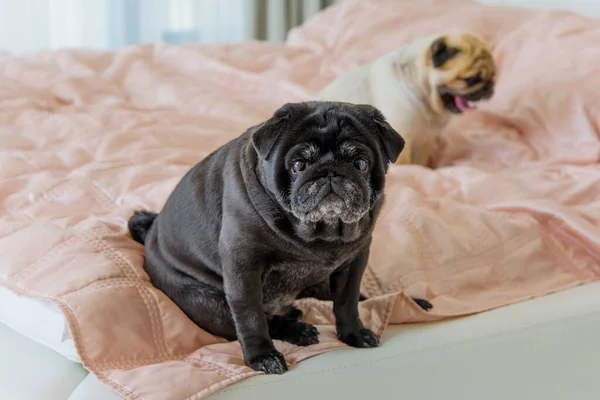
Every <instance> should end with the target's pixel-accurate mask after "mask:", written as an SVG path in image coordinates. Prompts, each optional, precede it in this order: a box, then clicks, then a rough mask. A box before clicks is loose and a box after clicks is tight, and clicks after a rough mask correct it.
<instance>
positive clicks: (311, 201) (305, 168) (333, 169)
mask: <svg viewBox="0 0 600 400" xmlns="http://www.w3.org/2000/svg"><path fill="white" fill-rule="evenodd" d="M253 144H254V147H255V149H256V150H257V153H258V155H259V157H260V158H261V159H262V167H263V168H262V169H263V171H264V181H265V186H266V187H267V189H268V190H269V191H270V193H271V194H272V196H273V197H274V198H275V199H276V201H277V202H278V203H279V205H280V206H281V207H282V208H283V209H284V210H285V211H287V213H288V214H290V215H291V216H293V219H294V220H295V221H294V222H296V231H297V233H299V234H300V236H301V237H303V238H304V239H306V240H314V239H323V240H326V241H336V240H343V241H351V240H355V239H357V238H358V237H359V236H360V234H361V231H362V230H361V229H360V226H361V225H360V222H361V220H363V219H364V217H365V216H368V215H369V214H370V213H369V212H370V211H371V210H372V209H373V208H374V207H375V206H376V205H378V204H380V203H381V201H382V199H383V188H384V183H385V173H386V171H387V168H388V164H389V163H390V162H394V161H395V160H396V159H397V157H398V155H399V154H400V151H401V150H402V148H403V147H404V140H403V139H402V138H401V137H400V135H398V133H397V132H395V131H394V130H393V129H392V128H391V127H390V126H389V125H388V124H387V122H385V119H384V117H383V116H382V115H381V113H380V112H379V111H378V110H377V109H375V108H374V107H371V106H367V105H353V104H348V103H330V102H308V103H297V104H287V105H285V106H283V107H282V108H280V109H279V110H278V111H277V112H275V115H274V116H273V118H271V119H270V120H269V121H267V122H266V123H264V124H263V125H261V126H259V127H258V128H257V129H256V130H255V132H254V134H253ZM368 219H369V221H370V218H368ZM373 222H374V221H373Z"/></svg>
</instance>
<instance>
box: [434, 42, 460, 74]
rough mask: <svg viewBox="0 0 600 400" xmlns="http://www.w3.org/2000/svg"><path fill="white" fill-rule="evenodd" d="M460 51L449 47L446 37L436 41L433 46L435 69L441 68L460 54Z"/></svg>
mask: <svg viewBox="0 0 600 400" xmlns="http://www.w3.org/2000/svg"><path fill="white" fill-rule="evenodd" d="M458 52H459V50H458V49H454V48H452V47H448V44H447V43H446V38H445V37H444V36H442V37H440V38H438V39H436V40H435V41H434V42H433V43H432V44H431V62H432V63H433V66H434V67H435V68H439V67H441V66H442V65H444V64H445V63H446V61H448V60H449V59H451V58H452V57H454V56H455V55H456V54H458Z"/></svg>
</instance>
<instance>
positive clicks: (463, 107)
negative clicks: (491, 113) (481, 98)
mask: <svg viewBox="0 0 600 400" xmlns="http://www.w3.org/2000/svg"><path fill="white" fill-rule="evenodd" d="M454 104H455V105H456V107H457V108H458V109H459V110H460V112H467V111H473V110H475V109H477V107H476V106H475V104H473V103H471V102H469V101H468V100H465V99H463V98H462V97H460V96H454Z"/></svg>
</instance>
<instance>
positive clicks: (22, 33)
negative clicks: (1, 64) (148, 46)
mask: <svg viewBox="0 0 600 400" xmlns="http://www.w3.org/2000/svg"><path fill="white" fill-rule="evenodd" d="M247 4H249V3H248V1H246V0H0V49H3V50H8V51H10V52H13V53H23V52H28V51H33V50H36V49H40V48H46V49H48V48H50V49H56V48H63V47H71V48H72V47H77V48H83V47H84V48H92V49H116V48H119V47H122V46H126V45H129V44H135V43H144V42H158V41H168V42H174V43H186V42H196V41H202V42H222V41H236V40H244V39H245V38H246V25H247V23H248V22H247V21H246V20H245V18H244V15H245V12H244V10H245V8H244V7H247Z"/></svg>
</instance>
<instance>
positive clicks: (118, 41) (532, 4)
mask: <svg viewBox="0 0 600 400" xmlns="http://www.w3.org/2000/svg"><path fill="white" fill-rule="evenodd" d="M340 1H342V0H0V49H2V50H6V51H9V52H11V53H15V54H22V53H24V52H28V51H33V50H37V49H57V48H87V49H103V50H115V49H118V48H121V47H123V46H127V45H131V44H137V43H148V42H167V43H174V44H184V43H191V42H203V43H220V42H230V41H241V40H251V39H257V40H267V41H271V42H283V41H284V40H285V37H286V35H287V32H288V31H289V29H291V28H293V27H294V26H297V25H300V24H301V23H303V22H304V21H306V20H308V19H310V18H311V17H312V16H314V15H315V14H316V13H318V12H319V11H320V10H322V9H324V8H325V7H328V6H330V5H332V4H334V3H338V2H340ZM364 1H365V2H368V1H371V0H364ZM397 1H398V2H405V3H406V2H412V3H414V4H416V5H417V4H418V5H422V6H423V7H426V6H427V5H426V4H425V3H426V1H423V0H397ZM477 1H480V2H482V3H488V4H504V5H516V6H524V7H529V8H545V9H551V8H568V9H572V10H574V11H577V10H578V9H581V10H580V12H581V13H582V14H584V15H590V16H592V15H593V16H599V15H600V0H587V2H586V1H579V2H575V3H573V2H572V1H571V0H527V1H524V0H477Z"/></svg>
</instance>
